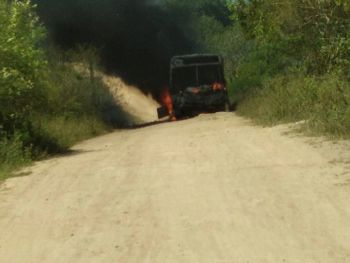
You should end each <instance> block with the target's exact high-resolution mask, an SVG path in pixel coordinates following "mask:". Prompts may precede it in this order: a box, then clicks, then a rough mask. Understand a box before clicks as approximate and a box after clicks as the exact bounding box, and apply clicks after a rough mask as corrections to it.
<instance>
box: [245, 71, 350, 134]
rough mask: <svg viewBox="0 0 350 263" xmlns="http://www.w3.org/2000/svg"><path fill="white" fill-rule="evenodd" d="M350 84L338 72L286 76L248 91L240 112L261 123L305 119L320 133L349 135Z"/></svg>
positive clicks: (312, 128) (310, 127) (307, 125)
mask: <svg viewBox="0 0 350 263" xmlns="http://www.w3.org/2000/svg"><path fill="white" fill-rule="evenodd" d="M349 85H350V83H349V82H348V81H347V80H345V79H343V78H342V77H340V76H339V75H337V74H329V75H326V76H323V77H307V76H303V75H292V74H289V75H283V76H277V77H275V78H273V79H271V80H269V81H266V82H265V83H264V85H263V87H262V88H256V89H252V90H249V91H248V92H247V93H246V94H245V95H244V99H242V101H241V103H240V104H239V107H238V112H239V113H240V114H242V115H245V116H249V117H251V118H253V119H255V120H257V122H259V123H262V124H269V125H274V124H279V123H286V122H293V121H302V120H305V121H306V124H305V125H306V127H307V128H308V129H310V130H311V131H313V132H316V133H318V134H328V135H329V136H335V137H349V135H350V134H349V131H350V115H349V113H350V89H349Z"/></svg>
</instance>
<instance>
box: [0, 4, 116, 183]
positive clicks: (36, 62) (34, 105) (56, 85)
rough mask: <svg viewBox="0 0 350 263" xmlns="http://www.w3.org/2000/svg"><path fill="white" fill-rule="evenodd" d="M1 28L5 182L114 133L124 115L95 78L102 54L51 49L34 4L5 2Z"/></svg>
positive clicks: (0, 144)
mask: <svg viewBox="0 0 350 263" xmlns="http://www.w3.org/2000/svg"><path fill="white" fill-rule="evenodd" d="M0 24H1V26H0V180H1V179H5V178H6V177H8V176H10V175H11V172H12V171H13V170H14V169H16V168H18V167H21V166H23V165H27V164H30V163H31V162H32V160H36V159H39V158H43V157H45V156H47V155H48V154H55V153H62V152H65V151H67V150H68V149H69V148H70V147H71V146H72V145H73V144H75V143H76V142H78V141H81V140H83V139H87V138H90V137H92V136H95V135H98V134H102V133H105V132H107V131H109V130H110V129H111V128H112V127H113V126H114V125H117V124H118V121H121V120H122V118H121V117H122V116H121V114H122V112H121V110H120V109H118V108H117V106H116V105H115V104H114V101H113V99H112V96H111V95H110V93H109V90H108V88H107V87H106V86H105V85H104V84H103V82H102V81H101V80H100V79H99V78H98V77H96V76H95V75H94V72H95V71H96V69H97V68H98V55H97V52H96V50H95V49H94V48H91V47H80V48H77V49H76V50H75V51H60V50H58V49H55V48H51V47H50V48H49V45H48V43H47V38H46V31H45V28H44V27H43V26H42V25H41V24H40V22H39V19H38V17H37V15H36V13H35V7H34V6H33V5H32V4H31V3H30V1H28V0H25V1H11V2H9V1H5V0H0ZM77 65H79V66H80V67H82V68H86V69H87V70H86V71H87V72H89V74H86V73H84V72H82V71H79V70H77V69H76V67H77ZM118 114H119V115H118Z"/></svg>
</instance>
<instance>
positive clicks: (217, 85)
mask: <svg viewBox="0 0 350 263" xmlns="http://www.w3.org/2000/svg"><path fill="white" fill-rule="evenodd" d="M223 89H224V85H222V84H221V83H220V82H215V83H214V84H213V90H214V91H218V90H223Z"/></svg>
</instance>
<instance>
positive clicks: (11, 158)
mask: <svg viewBox="0 0 350 263" xmlns="http://www.w3.org/2000/svg"><path fill="white" fill-rule="evenodd" d="M30 162H31V151H30V149H29V148H25V146H24V145H23V142H22V139H21V137H20V135H19V134H15V135H14V136H13V137H12V138H11V139H8V138H6V137H3V138H2V139H1V140H0V181H1V180H2V179H5V178H6V177H8V176H9V173H10V172H11V171H12V170H13V169H16V168H18V167H21V166H23V165H27V164H30Z"/></svg>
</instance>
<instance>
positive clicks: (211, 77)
mask: <svg viewBox="0 0 350 263" xmlns="http://www.w3.org/2000/svg"><path fill="white" fill-rule="evenodd" d="M223 65H224V63H223V59H222V57H221V56H219V55H209V54H202V55H198V54H194V55H184V56H175V57H173V58H172V59H171V63H170V83H169V84H170V85H169V88H165V89H164V90H163V94H162V102H163V105H164V106H163V107H161V108H159V109H158V117H159V118H163V117H165V116H170V118H171V119H172V120H175V119H177V118H183V117H192V116H196V115H198V114H200V113H204V112H217V111H229V110H230V103H229V99H228V93H227V88H226V82H225V77H224V70H223V67H224V66H223Z"/></svg>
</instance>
